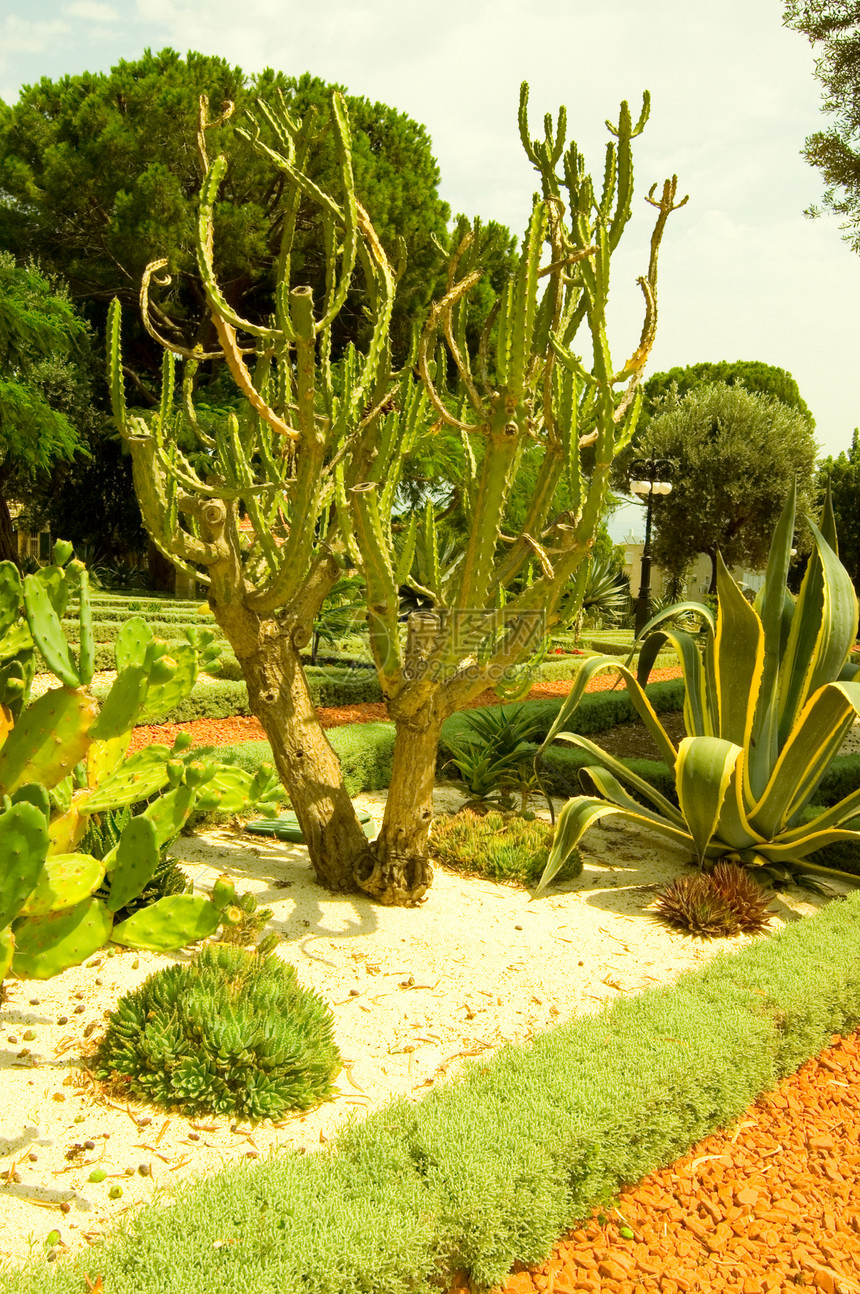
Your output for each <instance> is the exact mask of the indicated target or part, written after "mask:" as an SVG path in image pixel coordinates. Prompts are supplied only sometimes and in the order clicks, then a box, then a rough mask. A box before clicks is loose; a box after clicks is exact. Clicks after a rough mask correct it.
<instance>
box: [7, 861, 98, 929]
mask: <svg viewBox="0 0 860 1294" xmlns="http://www.w3.org/2000/svg"><path fill="white" fill-rule="evenodd" d="M104 874H105V869H104V863H101V862H99V860H98V859H97V858H91V857H90V855H89V854H54V856H53V857H52V858H48V859H47V860H46V862H45V866H44V868H43V869H42V873H41V875H40V876H39V879H38V881H37V883H36V886H35V888H34V889H33V892H32V893H31V895H30V897H29V898H28V899H27V902H26V903H25V904H24V906H23V907H22V908H21V916H22V917H43V916H45V915H46V914H47V913H48V912H59V911H60V909H61V908H73V907H76V906H77V904H78V903H83V901H84V899H88V898H89V897H90V895H91V894H93V893H95V891H96V890H97V889H98V887H99V885H101V882H102V878H103V876H104Z"/></svg>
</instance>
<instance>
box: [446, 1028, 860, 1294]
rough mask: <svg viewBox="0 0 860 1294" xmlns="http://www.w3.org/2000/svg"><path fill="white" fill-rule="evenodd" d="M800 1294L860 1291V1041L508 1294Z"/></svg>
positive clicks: (813, 1065) (840, 1045)
mask: <svg viewBox="0 0 860 1294" xmlns="http://www.w3.org/2000/svg"><path fill="white" fill-rule="evenodd" d="M631 1232H632V1235H631V1234H630V1233H631ZM622 1233H626V1234H622ZM467 1288H468V1286H466V1285H465V1284H458V1285H455V1286H454V1287H453V1289H452V1291H450V1294H465V1291H466V1289H467ZM804 1288H806V1289H815V1290H822V1291H824V1294H858V1291H860V1036H858V1034H856V1033H855V1034H852V1035H851V1036H850V1037H847V1038H840V1037H839V1036H838V1035H837V1036H836V1037H834V1038H833V1039H832V1045H831V1046H830V1047H829V1048H828V1049H827V1050H826V1051H824V1052H823V1053H822V1054H821V1055H820V1056H818V1057H817V1058H814V1059H812V1060H809V1061H807V1062H806V1064H805V1065H802V1066H801V1068H800V1069H799V1070H798V1071H797V1073H796V1074H792V1075H791V1076H789V1077H788V1078H786V1079H784V1080H783V1081H782V1082H781V1083H780V1084H779V1086H778V1087H777V1089H776V1090H775V1091H773V1092H769V1093H766V1094H765V1095H764V1096H762V1097H760V1099H759V1100H758V1101H756V1103H755V1105H753V1106H751V1107H750V1109H749V1110H747V1111H746V1112H745V1114H743V1115H742V1116H741V1118H740V1119H739V1120H738V1121H737V1123H736V1124H735V1125H734V1127H733V1129H729V1130H727V1131H725V1132H717V1133H714V1134H713V1135H712V1136H710V1137H706V1138H705V1140H704V1141H700V1142H699V1144H698V1145H697V1146H694V1147H693V1149H692V1150H691V1151H690V1153H689V1154H688V1155H684V1156H683V1157H682V1158H681V1159H679V1160H677V1161H676V1162H675V1163H674V1164H672V1165H671V1167H669V1168H664V1169H661V1170H660V1171H659V1172H656V1173H652V1174H651V1175H650V1176H649V1177H647V1178H645V1180H644V1181H642V1182H640V1183H639V1184H638V1185H637V1186H634V1187H631V1188H630V1189H628V1190H625V1191H624V1192H622V1194H621V1196H620V1198H619V1200H618V1204H617V1206H616V1207H611V1206H606V1208H605V1209H604V1211H603V1213H599V1212H598V1211H597V1210H595V1212H594V1214H593V1215H592V1217H591V1218H590V1219H589V1220H588V1221H587V1222H585V1223H583V1225H582V1226H581V1227H580V1228H578V1229H577V1230H575V1231H571V1232H569V1233H568V1234H567V1235H566V1236H565V1237H564V1239H562V1240H561V1241H559V1243H558V1244H557V1245H556V1248H555V1249H554V1251H553V1253H552V1256H551V1257H550V1258H549V1260H548V1261H547V1262H546V1263H545V1264H544V1265H543V1266H542V1267H538V1268H532V1269H525V1270H522V1269H521V1270H519V1271H517V1272H516V1273H515V1274H514V1275H512V1276H510V1277H509V1279H508V1281H507V1283H506V1284H505V1286H504V1287H503V1294H574V1292H576V1294H580V1291H582V1292H585V1291H602V1292H603V1294H646V1292H648V1294H650V1291H660V1294H677V1292H678V1291H684V1292H685V1294H686V1291H688V1290H700V1291H711V1292H713V1294H723V1292H725V1294H728V1292H731V1294H781V1292H783V1291H791V1290H796V1289H804Z"/></svg>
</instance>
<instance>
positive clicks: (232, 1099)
mask: <svg viewBox="0 0 860 1294" xmlns="http://www.w3.org/2000/svg"><path fill="white" fill-rule="evenodd" d="M333 1034H334V1018H333V1016H332V1012H331V1009H330V1008H329V1006H328V1005H327V1004H326V1003H325V1002H324V1001H323V999H322V998H321V997H318V996H317V994H316V993H313V992H311V991H310V990H309V989H305V988H302V987H301V985H299V983H298V980H297V977H296V972H295V970H294V968H293V967H292V966H290V965H288V964H287V963H285V962H282V961H281V960H280V959H279V958H278V957H275V956H271V955H268V954H261V953H259V952H254V951H251V950H249V949H244V948H237V947H234V946H230V945H228V944H208V945H206V946H205V947H204V948H202V949H201V950H200V952H199V953H198V955H197V956H196V958H195V959H194V961H193V962H191V963H190V964H186V965H177V966H168V967H166V968H165V969H163V970H160V971H156V972H155V974H154V975H150V976H149V978H148V979H147V980H146V981H145V982H144V983H143V984H142V985H141V986H140V987H139V988H137V989H135V990H133V991H132V992H130V993H126V994H125V996H124V997H122V998H120V1000H119V1002H118V1004H117V1008H116V1010H115V1011H114V1012H113V1013H112V1015H111V1017H110V1021H109V1024H108V1028H107V1032H106V1033H105V1036H104V1038H103V1039H102V1042H101V1044H100V1046H99V1048H98V1051H97V1054H96V1056H95V1060H94V1071H95V1073H96V1076H97V1077H98V1078H100V1079H113V1080H118V1081H119V1082H120V1083H122V1085H123V1086H124V1088H125V1089H126V1091H127V1092H128V1094H129V1095H132V1096H136V1097H138V1098H141V1099H143V1100H146V1101H152V1102H154V1103H155V1104H156V1105H161V1106H164V1107H165V1108H169V1109H174V1110H178V1111H180V1112H182V1113H183V1114H189V1115H192V1114H198V1113H204V1112H205V1113H212V1114H225V1115H226V1114H233V1115H238V1116H239V1117H240V1118H246V1119H250V1120H253V1121H257V1120H260V1119H277V1118H279V1117H280V1116H281V1115H283V1114H285V1113H286V1112H287V1111H289V1110H307V1109H309V1108H310V1107H311V1106H314V1105H317V1104H318V1103H319V1102H320V1101H323V1100H325V1099H326V1098H327V1097H329V1096H331V1094H332V1092H333V1090H334V1089H333V1079H334V1077H335V1075H336V1074H337V1072H338V1070H339V1069H340V1063H341V1062H340V1055H339V1053H338V1050H337V1047H336V1046H335V1043H334V1038H333Z"/></svg>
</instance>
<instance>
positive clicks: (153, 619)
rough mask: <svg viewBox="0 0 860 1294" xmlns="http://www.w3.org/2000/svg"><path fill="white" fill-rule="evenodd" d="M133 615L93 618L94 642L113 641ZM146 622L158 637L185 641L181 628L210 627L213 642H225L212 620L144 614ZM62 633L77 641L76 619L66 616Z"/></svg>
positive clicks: (78, 627) (71, 640) (78, 628)
mask: <svg viewBox="0 0 860 1294" xmlns="http://www.w3.org/2000/svg"><path fill="white" fill-rule="evenodd" d="M133 618H134V617H133V616H130V615H125V616H123V617H122V619H115V620H95V619H94V620H93V636H94V637H95V640H96V642H101V643H115V642H116V640H117V635H118V634H119V631H120V629H121V628H122V627H123V625H124V624H125V622H126V620H131V619H133ZM143 618H144V619H145V620H146V623H147V624H148V625H150V626H151V628H152V631H153V633H154V634H155V635H156V636H157V637H158V636H160V637H162V638H167V637H168V636H169V637H170V638H171V639H172V640H173V641H174V642H176V641H182V642H185V636H184V634H183V630H185V629H210V630H211V631H212V633H213V634H214V640H215V642H219V643H220V642H226V641H227V640H226V638H225V637H224V635H223V633H222V632H221V630H220V629H219V628H218V626H217V625H216V624H215V622H214V620H199V619H198V620H194V619H192V618H191V617H189V616H177V617H176V619H171V620H166V619H165V618H164V617H163V616H144V617H143ZM62 624H63V633H64V634H65V637H66V639H67V640H68V641H69V642H73V643H77V642H78V641H79V639H80V633H81V626H80V623H79V622H78V621H77V620H73V619H71V618H68V617H67V618H66V619H65V620H63V622H62Z"/></svg>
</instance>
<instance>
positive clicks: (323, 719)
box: [129, 666, 860, 1294]
mask: <svg viewBox="0 0 860 1294" xmlns="http://www.w3.org/2000/svg"><path fill="white" fill-rule="evenodd" d="M680 677H681V670H680V669H679V668H678V667H677V666H675V667H674V668H672V669H658V670H652V672H651V681H652V682H654V683H658V682H664V681H665V680H666V679H672V678H680ZM616 683H617V678H616V676H615V675H613V674H600V675H598V677H597V678H594V679H592V680H591V682H590V683H589V685H588V687H587V689H586V691H588V692H608V691H609V690H610V689H611V688H613V687H614V686H616ZM572 686H573V682H572V680H571V679H562V680H560V681H558V682H555V683H536V684H535V686H534V687H533V688H532V690H531V691H530V692H529V694H528V696H527V697H526V698H525V700H527V701H545V700H547V699H549V698H551V697H558V696H567V694H568V692H569V691H570V689H571V687H572ZM503 704H504V702H502V701H501V700H500V699H499V698H498V697H497V696H496V694H495V692H492V691H487V692H482V693H481V694H480V696H476V697H475V699H474V700H473V701H470V702H469V704H468V706H467V707H466V708H467V709H469V710H474V709H476V708H477V707H478V706H484V705H503ZM317 714H318V715H319V718H320V723H321V724H322V726H323V727H324V728H339V727H341V726H342V725H343V724H347V723H387V722H389V719H388V711H387V709H386V708H385V704H384V702H382V701H367V702H363V703H362V704H361V705H344V706H337V707H332V708H327V707H324V706H320V707H319V708H318V709H317ZM178 732H190V733H191V736H192V738H193V743H194V745H195V746H227V745H231V744H232V743H233V742H237V741H265V740H266V734H265V733H264V732H263V728H262V725H261V724H260V721H259V720H258V719H255V718H254V717H253V716H252V715H235V716H233V717H232V718H230V719H195V720H193V722H191V723H162V724H152V725H148V726H142V727H140V728H135V730H134V732H133V734H132V739H131V744H130V745H129V752H131V751H135V750H140V749H141V748H142V747H143V746H149V745H150V744H151V743H152V742H163V743H164V744H165V745H168V746H170V745H172V744H173V741H174V738H175V737H176V734H177V733H178ZM858 1294H860V1292H858Z"/></svg>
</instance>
